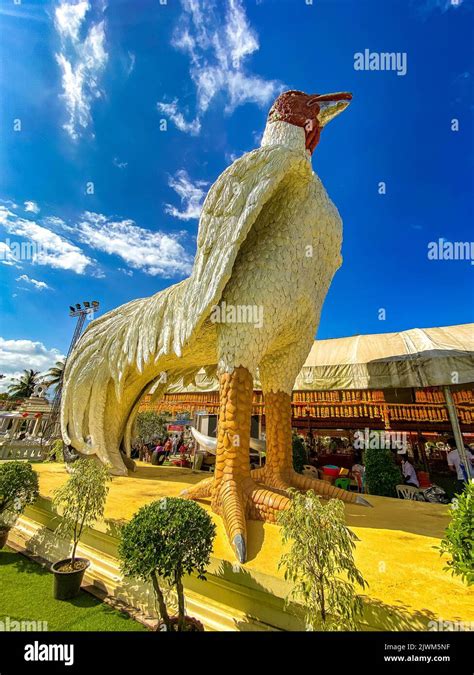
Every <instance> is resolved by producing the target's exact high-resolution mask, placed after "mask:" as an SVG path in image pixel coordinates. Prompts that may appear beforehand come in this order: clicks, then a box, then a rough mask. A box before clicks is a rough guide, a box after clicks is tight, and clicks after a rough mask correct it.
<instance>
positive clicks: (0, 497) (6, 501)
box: [0, 461, 38, 528]
mask: <svg viewBox="0 0 474 675" xmlns="http://www.w3.org/2000/svg"><path fill="white" fill-rule="evenodd" d="M37 498H38V476H37V475H36V473H35V472H34V471H33V467H32V466H31V464H29V463H28V462H15V461H7V462H5V463H3V464H0V528H9V527H11V526H12V525H13V523H14V521H15V519H16V517H17V516H18V515H19V514H20V513H22V512H23V511H24V510H25V508H26V506H27V505H28V504H32V503H33V502H34V501H36V499H37Z"/></svg>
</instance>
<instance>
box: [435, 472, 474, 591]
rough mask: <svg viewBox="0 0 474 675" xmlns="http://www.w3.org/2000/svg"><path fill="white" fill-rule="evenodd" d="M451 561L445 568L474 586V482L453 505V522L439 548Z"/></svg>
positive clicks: (457, 497)
mask: <svg viewBox="0 0 474 675" xmlns="http://www.w3.org/2000/svg"><path fill="white" fill-rule="evenodd" d="M439 550H440V552H441V554H443V553H447V554H448V555H449V556H450V557H451V559H450V560H448V562H447V565H446V567H445V569H446V570H448V571H450V572H451V574H453V575H455V576H460V577H461V579H462V580H463V581H464V583H466V584H467V585H468V586H471V585H472V584H474V482H473V481H471V482H470V483H468V484H467V485H466V487H465V488H464V490H463V491H462V492H461V494H460V495H456V497H455V499H454V501H453V503H452V505H451V522H450V523H449V525H448V527H447V528H446V532H445V536H444V539H443V540H442V541H441V546H440V547H439Z"/></svg>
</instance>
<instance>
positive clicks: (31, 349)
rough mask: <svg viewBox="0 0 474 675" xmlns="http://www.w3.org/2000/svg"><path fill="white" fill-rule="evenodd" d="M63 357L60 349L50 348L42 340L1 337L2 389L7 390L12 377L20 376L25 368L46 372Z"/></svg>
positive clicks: (0, 368) (0, 388)
mask: <svg viewBox="0 0 474 675" xmlns="http://www.w3.org/2000/svg"><path fill="white" fill-rule="evenodd" d="M63 358H64V355H63V354H62V353H61V352H60V351H59V349H54V348H53V349H48V348H47V347H45V345H44V344H43V343H42V342H33V341H32V340H6V339H5V338H2V337H0V373H2V374H3V375H5V377H4V378H2V379H0V391H6V389H7V388H8V386H9V385H10V384H11V383H12V378H15V377H20V376H21V374H22V372H23V370H25V369H30V368H31V369H32V370H39V371H40V372H41V373H45V372H46V371H47V370H48V369H49V368H51V366H54V364H55V363H56V361H59V360H61V359H63Z"/></svg>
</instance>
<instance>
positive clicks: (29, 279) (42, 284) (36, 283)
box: [16, 274, 51, 291]
mask: <svg viewBox="0 0 474 675" xmlns="http://www.w3.org/2000/svg"><path fill="white" fill-rule="evenodd" d="M16 281H24V282H25V283H27V284H31V285H32V286H34V287H35V288H36V289H38V291H45V290H51V286H48V284H47V283H46V282H44V281H38V280H37V279H33V278H32V277H29V276H28V275H27V274H20V276H19V277H17V278H16Z"/></svg>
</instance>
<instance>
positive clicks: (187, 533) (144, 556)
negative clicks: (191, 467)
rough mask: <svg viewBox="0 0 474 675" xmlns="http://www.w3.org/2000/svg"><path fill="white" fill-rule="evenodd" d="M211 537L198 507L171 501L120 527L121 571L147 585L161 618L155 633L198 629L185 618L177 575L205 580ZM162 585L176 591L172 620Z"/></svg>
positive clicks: (200, 627)
mask: <svg viewBox="0 0 474 675" xmlns="http://www.w3.org/2000/svg"><path fill="white" fill-rule="evenodd" d="M215 532H216V528H215V525H214V523H213V522H212V520H211V518H210V516H209V515H208V514H207V513H206V511H205V510H204V509H203V508H202V507H201V506H199V505H198V504H196V503H195V502H192V501H188V500H186V499H179V498H176V497H167V498H165V499H161V500H159V501H156V502H152V503H151V504H147V505H146V506H142V508H141V509H140V510H139V511H138V512H137V513H136V514H135V515H134V516H133V518H132V520H131V521H130V522H129V523H127V524H126V525H125V526H124V527H123V528H122V533H121V538H120V544H119V557H120V560H121V567H122V572H123V574H124V575H125V576H132V577H136V578H138V579H141V580H142V581H151V582H152V584H153V589H154V592H155V596H156V600H157V604H158V608H159V613H160V618H161V622H160V623H159V624H158V628H157V630H166V631H203V630H204V627H203V625H202V624H201V623H200V622H199V621H198V620H197V619H194V618H192V617H189V616H186V614H185V608H184V589H183V576H184V575H185V574H191V573H192V572H194V573H196V574H197V576H198V578H199V579H205V576H204V573H205V571H206V567H207V565H208V564H209V558H210V555H211V551H212V543H213V540H214V537H215ZM163 582H165V583H166V584H168V585H170V586H172V587H173V588H174V590H175V591H176V594H177V598H178V615H177V616H170V614H169V612H168V609H167V607H166V601H165V595H164V593H163V587H162V583H163Z"/></svg>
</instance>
